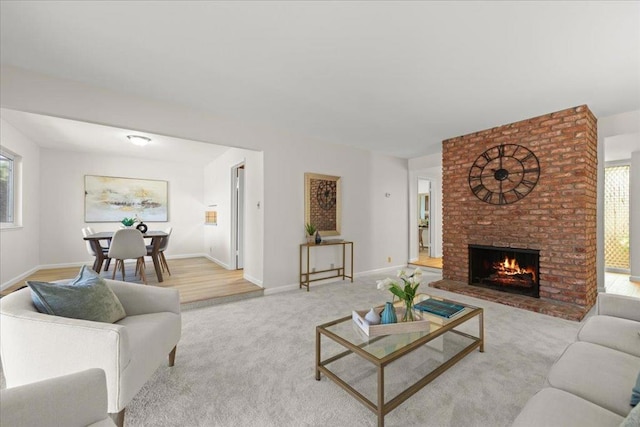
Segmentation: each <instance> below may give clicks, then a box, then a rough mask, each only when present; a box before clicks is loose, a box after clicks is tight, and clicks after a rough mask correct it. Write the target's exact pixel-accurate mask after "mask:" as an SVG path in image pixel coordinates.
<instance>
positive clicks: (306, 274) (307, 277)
mask: <svg viewBox="0 0 640 427" xmlns="http://www.w3.org/2000/svg"><path fill="white" fill-rule="evenodd" d="M347 245H349V246H350V247H351V257H350V258H349V261H350V264H351V265H350V267H351V268H350V269H349V274H350V275H347V272H346V270H345V267H346V251H347V249H346V247H347ZM328 246H341V247H342V265H341V266H339V267H335V268H329V269H326V270H319V271H309V254H310V252H311V250H312V249H317V248H322V247H328ZM305 249H306V251H307V264H306V271H305V270H303V265H302V253H303V252H304V250H305ZM330 272H334V273H335V274H334V275H333V276H323V277H319V278H315V279H312V278H311V276H313V275H316V274H322V273H330ZM334 277H342V280H345V279H351V282H352V283H353V242H347V241H346V240H325V241H324V242H322V243H319V244H315V243H302V244H301V245H300V289H302V287H303V286H306V287H307V292H309V283H310V282H315V281H318V280H325V279H332V278H334Z"/></svg>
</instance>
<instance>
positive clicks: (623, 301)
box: [597, 293, 640, 322]
mask: <svg viewBox="0 0 640 427" xmlns="http://www.w3.org/2000/svg"><path fill="white" fill-rule="evenodd" d="M597 312H598V314H601V315H605V316H613V317H621V318H623V319H629V320H635V321H637V322H640V298H634V297H629V296H626V295H616V294H606V293H601V294H598V311H597Z"/></svg>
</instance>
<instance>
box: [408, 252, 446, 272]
mask: <svg viewBox="0 0 640 427" xmlns="http://www.w3.org/2000/svg"><path fill="white" fill-rule="evenodd" d="M411 264H413V265H421V266H423V267H431V268H439V269H442V258H431V257H430V256H429V252H428V251H427V250H426V249H425V250H421V251H420V253H419V254H418V261H415V262H412V263H411Z"/></svg>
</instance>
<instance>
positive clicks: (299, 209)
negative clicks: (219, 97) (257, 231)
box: [264, 142, 408, 287]
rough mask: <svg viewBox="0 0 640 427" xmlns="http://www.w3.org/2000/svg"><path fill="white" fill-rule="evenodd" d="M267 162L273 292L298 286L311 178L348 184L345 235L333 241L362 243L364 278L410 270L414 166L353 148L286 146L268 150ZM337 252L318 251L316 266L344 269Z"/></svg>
mask: <svg viewBox="0 0 640 427" xmlns="http://www.w3.org/2000/svg"><path fill="white" fill-rule="evenodd" d="M264 158H265V187H264V188H265V194H264V198H265V204H264V215H265V238H264V239H265V240H264V242H265V243H264V247H265V251H264V271H265V279H264V280H265V287H272V286H286V285H294V284H296V285H295V286H296V287H297V282H298V260H299V250H300V246H299V245H300V243H303V242H304V241H305V234H304V174H305V172H312V173H321V174H325V175H334V176H340V177H341V185H342V230H341V235H340V236H330V238H343V239H345V240H351V241H354V242H355V243H354V270H355V272H356V273H361V272H367V271H372V270H378V269H384V268H390V267H398V266H404V265H406V261H407V235H408V231H407V230H408V211H407V205H408V202H407V191H406V182H407V161H406V160H403V159H398V158H394V157H389V156H384V155H380V154H376V153H371V152H367V151H363V150H358V149H355V148H349V147H340V146H334V145H328V144H323V145H304V144H296V143H284V142H283V143H282V144H279V145H275V146H273V147H270V148H269V149H267V150H265V152H264ZM386 193H389V195H390V196H389V197H386V196H385V194H386ZM331 249H333V248H323V249H318V250H314V251H313V255H312V259H311V266H312V267H316V269H318V270H320V269H323V268H328V267H329V266H330V263H335V262H337V260H338V259H337V251H333V252H329V251H331ZM320 250H322V251H323V252H324V253H321V252H320ZM389 258H390V259H391V261H390V262H389V261H388V259H389ZM336 265H337V264H336Z"/></svg>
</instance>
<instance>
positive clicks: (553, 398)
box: [513, 294, 640, 427]
mask: <svg viewBox="0 0 640 427" xmlns="http://www.w3.org/2000/svg"><path fill="white" fill-rule="evenodd" d="M639 373H640V299H638V298H632V297H626V296H621V295H613V294H599V295H598V304H597V312H596V315H594V316H591V317H590V318H589V319H587V320H586V321H585V324H584V325H583V326H582V328H581V329H580V331H579V332H578V337H577V341H576V342H574V343H572V344H571V345H569V346H568V347H567V349H566V350H565V351H564V353H563V354H562V356H561V357H560V358H559V359H558V360H557V361H556V363H555V364H554V365H553V367H552V368H551V371H550V372H549V375H548V377H547V387H546V388H544V389H542V390H540V391H539V392H538V393H537V394H535V395H534V396H533V397H532V398H531V399H529V401H528V402H527V404H526V406H525V407H524V408H523V409H522V411H521V412H520V414H519V415H518V417H517V418H516V419H515V421H514V423H513V426H514V427H539V426H562V427H572V426H575V427H591V426H593V427H608V426H611V427H614V426H616V427H617V426H619V425H620V424H621V423H622V422H623V421H624V420H625V417H627V416H628V415H629V412H630V411H631V409H632V407H631V406H630V403H629V401H630V399H631V391H632V389H633V387H634V385H635V383H636V378H637V377H638V374H639ZM636 411H637V410H636Z"/></svg>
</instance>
